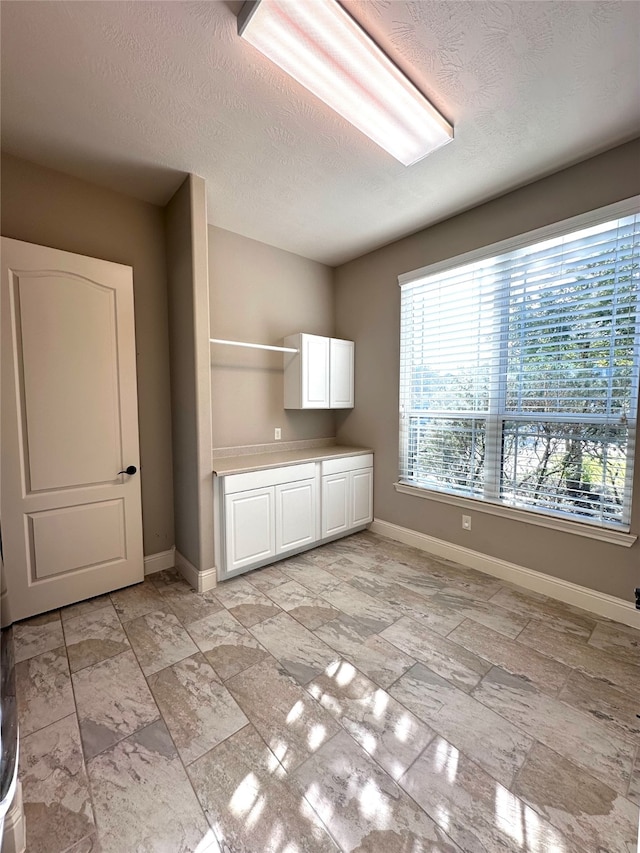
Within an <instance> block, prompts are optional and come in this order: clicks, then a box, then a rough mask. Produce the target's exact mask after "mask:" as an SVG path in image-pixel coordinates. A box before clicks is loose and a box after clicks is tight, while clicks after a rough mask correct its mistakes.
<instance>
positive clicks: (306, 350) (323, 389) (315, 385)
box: [302, 335, 329, 409]
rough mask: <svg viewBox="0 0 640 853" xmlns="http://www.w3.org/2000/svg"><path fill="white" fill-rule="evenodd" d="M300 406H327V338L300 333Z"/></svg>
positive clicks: (323, 407)
mask: <svg viewBox="0 0 640 853" xmlns="http://www.w3.org/2000/svg"><path fill="white" fill-rule="evenodd" d="M302 406H303V408H311V409H313V408H317V409H328V408H329V338H323V337H320V336H318V335H302Z"/></svg>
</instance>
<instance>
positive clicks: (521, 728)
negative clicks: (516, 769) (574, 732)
mask: <svg viewBox="0 0 640 853" xmlns="http://www.w3.org/2000/svg"><path fill="white" fill-rule="evenodd" d="M483 680H484V679H483ZM479 686H480V685H476V687H474V688H473V690H472V692H471V693H470V694H468V695H469V696H471V697H472V698H473V699H475V700H476V701H477V702H479V703H480V704H481V705H482V706H483V707H484V708H486V709H487V710H489V711H493V713H494V714H496V715H497V716H499V717H500V718H501V719H502V720H504V721H505V722H506V723H508V724H509V725H511V726H513V727H514V728H516V729H518V731H519V732H520V733H521V734H524V735H526V736H527V737H529V738H530V739H532V740H535V741H537V742H538V743H540V744H542V745H543V746H544V747H546V748H547V749H550V750H552V751H553V752H555V753H556V754H557V755H560V757H562V758H565V760H567V761H569V762H571V763H572V764H574V765H575V766H576V767H580V768H581V769H582V770H583V771H584V772H585V773H588V774H589V775H591V776H593V777H594V778H595V779H596V780H598V781H600V782H601V783H602V784H603V785H606V786H607V787H609V788H611V789H612V790H616V789H615V788H613V787H612V785H611V784H610V783H609V782H606V781H605V780H604V779H602V778H601V777H600V776H599V775H596V774H595V772H594V770H593V768H588V767H586V766H584V765H583V764H579V763H578V762H577V761H576V760H575V759H574V758H573V757H572V756H568V755H567V756H563V755H562V753H560V752H558V750H557V749H556V748H555V747H553V746H550V745H549V744H548V743H547V742H546V740H542V739H541V738H539V737H538V736H534V735H533V734H531V732H530V730H528V729H527V728H525V727H524V724H521V723H514V722H513V721H512V720H510V719H509V718H508V717H505V716H504V715H503V714H501V713H500V711H498V710H496V709H495V708H492V707H491V706H490V705H487V704H486V703H485V702H483V701H482V699H479V698H478V697H477V696H475V695H474V693H475V690H476V689H477V687H479ZM550 698H554V697H550ZM565 704H566V703H565ZM567 707H569V708H570V707H571V706H567ZM571 710H574V711H578V713H580V714H581V715H582V716H586V717H587V718H589V715H588V714H586V712H584V711H580V709H576V708H572V709H571ZM589 719H590V718H589ZM531 748H532V747H529V750H527V751H530V749H531ZM572 755H573V753H572ZM523 764H524V762H523ZM521 766H522V765H521ZM631 772H633V764H632V766H631ZM631 772H630V775H631ZM616 793H619V792H618V791H616ZM621 796H624V794H621Z"/></svg>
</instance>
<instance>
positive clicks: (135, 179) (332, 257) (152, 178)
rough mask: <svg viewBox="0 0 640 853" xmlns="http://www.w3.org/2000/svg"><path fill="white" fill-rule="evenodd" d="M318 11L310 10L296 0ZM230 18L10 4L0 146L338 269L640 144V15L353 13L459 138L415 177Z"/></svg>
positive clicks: (180, 10)
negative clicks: (178, 203) (197, 180)
mask: <svg viewBox="0 0 640 853" xmlns="http://www.w3.org/2000/svg"><path fill="white" fill-rule="evenodd" d="M299 2H305V0H299ZM240 5H241V4H239V3H234V2H143V0H137V2H44V3H42V2H13V0H11V2H7V0H5V2H3V3H2V7H1V12H2V142H3V148H4V149H5V150H7V151H9V152H10V153H13V154H15V155H17V156H20V157H24V158H26V159H28V160H33V161H35V162H38V163H42V164H43V165H46V166H50V167H52V168H55V169H59V170H61V171H64V172H68V173H69V174H73V175H77V176H78V177H81V178H85V179H87V180H89V181H93V182H95V183H99V184H102V185H105V186H108V187H112V188H113V189H116V190H120V191H122V192H126V193H129V194H132V195H135V196H138V197H140V198H144V199H147V200H149V201H152V202H155V203H164V202H166V201H167V199H168V198H169V197H170V195H171V194H172V192H173V190H174V189H175V188H176V186H177V185H178V183H179V182H180V180H181V174H182V173H184V172H189V171H191V172H196V173H197V174H199V175H202V176H203V177H204V178H205V179H206V182H207V188H208V215H209V221H210V222H211V223H213V224H215V225H218V226H220V227H222V228H226V229H229V230H231V231H236V232H238V233H240V234H245V235H247V236H250V237H253V238H255V239H257V240H262V241H264V242H266V243H271V244H273V245H275V246H280V247H282V248H285V249H288V250H290V251H292V252H297V253H298V254H301V255H305V256H307V257H311V258H316V259H318V260H321V261H324V262H325V263H329V264H337V263H340V262H342V261H344V260H346V259H349V258H352V257H355V256H357V255H360V254H362V253H363V252H366V251H368V250H370V249H372V248H375V247H376V246H379V245H382V244H384V243H387V242H389V241H390V240H393V239H395V238H397V237H400V236H403V235H405V234H408V233H411V232H413V231H416V230H418V229H419V228H421V227H423V226H426V225H429V224H431V223H433V222H436V221H438V220H441V219H443V218H446V217H448V216H450V215H453V214H455V213H457V212H459V211H461V210H464V209H466V208H469V207H471V206H473V205H474V204H477V203H478V202H480V201H482V200H485V199H487V198H489V197H495V196H497V195H500V194H502V193H504V192H506V191H508V190H510V189H512V188H514V187H516V186H520V185H522V184H524V183H528V182H529V181H532V180H534V179H536V178H538V177H540V176H542V175H545V174H549V173H551V172H553V171H556V170H558V169H560V168H562V167H563V166H566V165H569V164H571V163H574V162H577V161H579V160H581V159H584V158H586V157H588V156H590V155H591V154H594V153H597V152H599V151H603V150H605V149H607V148H610V147H612V146H614V145H616V144H618V143H620V142H623V141H626V140H628V139H630V138H632V137H634V136H636V135H638V134H639V133H640V75H639V73H638V59H639V34H640V3H638V2H579V3H578V2H543V0H539V2H538V1H537V0H536V2H508V3H504V2H453V0H451V2H446V0H444V2H443V0H435V2H434V1H433V0H419V2H391V0H366V2H361V1H360V0H347V2H345V3H344V5H345V6H346V7H347V8H348V10H349V11H350V12H351V14H352V15H353V16H354V17H355V18H356V19H357V20H359V21H360V23H361V24H363V25H364V26H365V27H366V28H367V29H368V30H369V32H370V33H371V34H372V35H373V36H374V38H375V39H376V40H377V41H378V42H379V43H380V44H381V46H383V47H384V49H385V50H386V51H387V53H388V54H389V55H390V56H391V57H392V59H394V60H395V61H396V62H397V64H398V65H399V66H400V67H401V68H402V69H403V70H404V71H405V72H406V73H407V74H408V75H409V76H410V77H411V78H412V79H413V80H414V82H415V83H416V84H417V85H418V87H419V88H421V89H422V90H423V91H424V92H425V94H427V95H428V96H429V97H430V98H431V100H432V101H433V103H434V104H435V105H436V106H437V107H438V108H439V109H440V110H441V112H443V113H444V115H445V116H446V117H447V118H448V119H449V120H450V121H452V122H453V124H454V126H455V139H454V141H453V142H452V143H451V144H450V145H448V146H446V147H444V148H442V149H441V150H439V151H437V152H435V153H434V154H432V155H431V156H430V157H427V158H426V159H425V160H423V161H421V162H419V163H417V164H415V165H413V166H410V167H408V168H405V167H404V166H402V165H400V164H399V163H397V162H396V161H395V160H394V159H393V158H392V157H390V156H389V155H388V154H386V153H385V152H384V151H382V150H381V149H379V148H378V147H377V146H376V145H374V144H373V143H372V142H370V141H369V140H368V139H367V138H366V137H364V136H363V135H361V134H360V133H359V132H358V131H357V130H355V129H354V128H352V127H351V126H350V125H349V124H347V123H346V122H345V121H344V120H343V119H342V118H340V117H339V116H337V115H336V114H334V113H333V112H331V110H329V109H328V107H326V106H325V105H324V104H322V103H321V102H319V101H317V100H316V99H315V98H313V96H311V95H309V94H308V93H307V92H306V91H305V90H304V89H302V88H301V87H300V86H299V85H298V84H297V83H295V82H294V81H292V80H291V79H289V78H287V77H286V75H285V74H284V73H283V72H281V71H280V70H279V69H278V68H277V67H275V66H273V65H271V64H270V63H269V62H268V60H266V59H264V58H263V57H262V56H261V55H260V54H258V53H257V52H256V51H255V50H254V49H253V48H252V47H251V46H250V45H248V44H246V43H244V42H243V41H242V40H241V39H239V38H238V37H237V35H236V17H235V15H236V13H237V11H238V8H239V6H240Z"/></svg>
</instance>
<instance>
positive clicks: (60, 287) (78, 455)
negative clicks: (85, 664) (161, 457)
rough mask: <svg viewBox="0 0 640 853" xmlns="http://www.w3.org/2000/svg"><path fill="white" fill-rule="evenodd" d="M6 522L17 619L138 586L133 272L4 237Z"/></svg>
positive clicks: (0, 507) (1, 509) (0, 504)
mask: <svg viewBox="0 0 640 853" xmlns="http://www.w3.org/2000/svg"><path fill="white" fill-rule="evenodd" d="M0 290H1V293H0V295H1V300H2V301H1V321H2V326H1V354H2V398H1V401H2V414H1V416H2V444H3V462H2V472H1V501H0V516H1V518H2V538H3V549H4V561H5V569H6V576H7V593H8V598H9V604H10V610H11V614H12V617H13V618H14V619H23V618H25V617H27V616H32V615H34V614H36V613H42V612H44V611H46V610H51V609H53V608H57V607H61V606H64V605H67V604H71V603H73V602H75V601H80V600H82V599H84V598H88V597H90V596H94V595H100V594H101V593H104V592H108V591H109V590H112V589H117V588H119V587H122V586H127V585H129V584H132V583H136V582H138V581H141V580H142V579H143V577H144V569H143V554H142V509H141V498H140V475H139V473H136V474H135V475H134V476H131V477H130V476H128V475H126V474H119V473H118V472H119V471H121V470H123V469H124V468H126V467H127V466H128V465H135V466H136V468H139V467H140V458H139V446H138V409H137V388H136V361H135V335H134V314H133V277H132V270H131V268H130V267H125V266H122V265H121V264H113V263H109V262H108V261H101V260H97V259H95V258H86V257H84V256H81V255H74V254H71V253H69V252H61V251H58V250H55V249H49V248H46V247H44V246H35V245H33V244H30V243H23V242H20V241H18V240H9V239H6V238H2V264H1V281H0Z"/></svg>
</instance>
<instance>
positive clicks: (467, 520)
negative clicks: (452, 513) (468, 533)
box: [462, 515, 471, 530]
mask: <svg viewBox="0 0 640 853" xmlns="http://www.w3.org/2000/svg"><path fill="white" fill-rule="evenodd" d="M462 529H463V530H471V516H470V515H463V516H462Z"/></svg>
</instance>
